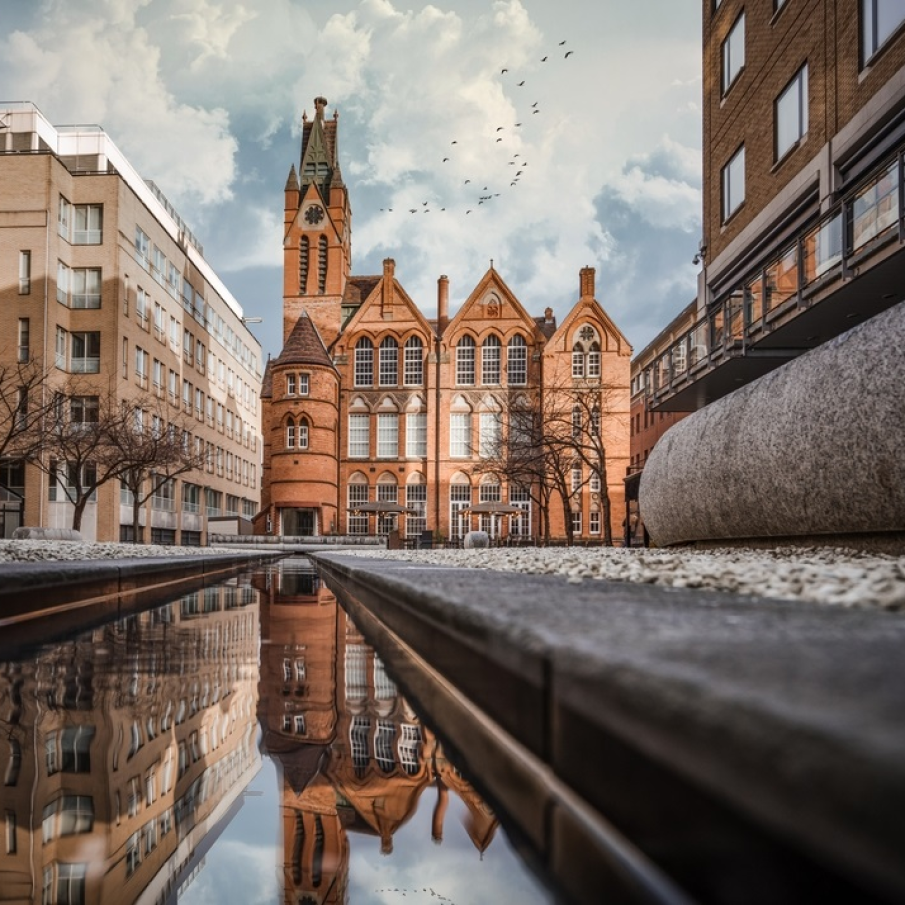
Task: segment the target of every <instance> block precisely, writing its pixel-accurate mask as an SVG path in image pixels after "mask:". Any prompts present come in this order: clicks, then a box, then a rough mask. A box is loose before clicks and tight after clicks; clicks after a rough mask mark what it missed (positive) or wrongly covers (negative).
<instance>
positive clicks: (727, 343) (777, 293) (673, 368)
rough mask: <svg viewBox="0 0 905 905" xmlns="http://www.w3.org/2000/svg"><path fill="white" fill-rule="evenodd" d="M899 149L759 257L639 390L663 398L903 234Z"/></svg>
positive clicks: (740, 351)
mask: <svg viewBox="0 0 905 905" xmlns="http://www.w3.org/2000/svg"><path fill="white" fill-rule="evenodd" d="M903 155H905V151H903V150H901V149H900V150H899V151H898V152H897V154H896V156H895V158H894V159H893V160H888V159H887V160H886V161H885V162H884V163H883V164H882V165H881V166H879V167H878V168H877V169H876V170H874V171H873V173H872V174H871V175H870V176H869V177H867V178H866V179H865V180H864V181H863V182H861V183H860V184H859V185H858V186H857V187H856V188H855V189H853V190H852V191H851V192H850V193H848V194H847V195H846V196H845V197H844V198H842V199H841V200H840V201H839V202H838V203H837V204H836V205H835V206H834V207H833V208H832V209H831V210H830V211H829V212H828V213H827V214H825V215H824V216H823V217H821V218H820V220H819V221H818V222H817V223H816V225H814V226H811V227H810V228H809V229H807V230H806V231H804V232H802V233H801V234H799V235H798V236H797V237H796V238H795V239H794V241H793V242H792V243H791V244H789V245H788V246H786V247H785V248H783V249H782V250H781V251H780V252H779V253H778V254H776V255H774V256H773V257H771V258H770V259H768V260H767V262H766V263H765V264H763V265H761V266H760V267H759V268H758V269H757V270H756V271H755V272H754V273H753V274H750V275H749V276H748V278H747V279H745V280H744V281H742V283H741V285H737V286H736V287H735V288H734V289H733V290H730V291H729V292H728V293H727V294H725V295H724V296H723V297H722V298H721V299H720V300H719V301H718V302H717V304H716V305H715V306H714V307H713V308H711V310H710V311H708V312H707V314H705V315H704V316H703V317H701V318H700V319H699V320H698V321H697V322H696V323H695V324H694V325H693V326H692V327H690V328H689V329H688V330H687V331H685V333H683V334H682V335H681V336H680V337H679V338H678V339H677V340H676V341H675V342H673V343H672V344H671V345H670V346H669V347H668V348H667V349H666V351H665V352H663V353H662V354H661V355H659V356H658V357H657V358H656V359H654V361H653V362H652V363H651V364H650V365H649V366H648V368H647V369H645V371H644V373H643V375H642V381H643V387H642V391H643V393H644V395H645V396H646V397H647V398H648V399H653V401H654V402H662V401H664V400H665V399H666V398H668V396H670V395H672V394H673V393H675V392H677V391H678V390H679V389H682V388H684V387H685V386H687V385H688V383H689V382H693V381H694V380H697V379H700V377H701V376H703V374H705V373H707V372H708V371H709V370H711V369H712V368H714V367H718V366H719V365H720V364H722V363H723V362H724V361H726V360H728V359H729V358H731V357H734V356H736V355H744V354H745V351H746V349H747V348H748V347H749V346H750V345H751V344H753V343H755V342H757V340H758V339H759V338H760V336H761V335H762V334H763V333H765V332H766V330H767V328H768V325H769V324H770V323H771V322H772V321H773V320H775V319H776V318H777V317H779V316H780V313H788V312H791V313H790V316H791V317H794V316H795V312H796V311H800V310H803V309H804V308H805V307H806V306H807V302H808V298H809V296H810V295H812V294H813V293H814V292H815V291H816V290H817V289H818V288H819V287H820V286H821V285H823V284H824V283H826V282H829V281H830V280H832V279H834V278H837V277H840V276H845V275H847V274H848V272H849V265H850V263H851V262H852V260H853V259H859V258H860V257H861V256H862V255H867V254H869V253H870V252H871V251H873V250H874V249H876V248H877V247H878V246H881V245H884V244H886V243H887V242H889V241H893V240H896V239H897V240H898V241H899V242H903V241H905V220H903V213H905V212H903V202H902V194H903V193H902V187H903V185H905V169H903V168H905V156H903Z"/></svg>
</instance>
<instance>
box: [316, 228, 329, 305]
mask: <svg viewBox="0 0 905 905" xmlns="http://www.w3.org/2000/svg"><path fill="white" fill-rule="evenodd" d="M317 291H318V292H319V293H320V294H321V295H323V294H324V293H325V292H326V291H327V237H326V236H321V237H320V239H319V240H318V243H317Z"/></svg>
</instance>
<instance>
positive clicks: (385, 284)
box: [256, 98, 631, 540]
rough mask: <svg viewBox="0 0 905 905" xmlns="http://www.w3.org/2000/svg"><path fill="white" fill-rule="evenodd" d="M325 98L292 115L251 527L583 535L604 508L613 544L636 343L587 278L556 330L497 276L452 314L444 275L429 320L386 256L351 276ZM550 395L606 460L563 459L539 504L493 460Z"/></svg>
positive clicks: (588, 273)
mask: <svg viewBox="0 0 905 905" xmlns="http://www.w3.org/2000/svg"><path fill="white" fill-rule="evenodd" d="M326 104H327V101H326V100H325V99H323V98H317V99H316V100H315V111H316V112H315V116H314V118H313V119H310V120H309V119H308V118H307V116H306V117H304V118H303V121H302V144H301V155H300V162H299V166H298V170H297V169H296V166H295V165H293V167H292V168H291V170H290V173H289V178H288V180H287V183H286V186H285V218H284V262H285V263H284V300H283V315H284V347H283V350H282V352H281V353H280V355H279V356H277V357H276V358H275V359H273V360H271V361H270V362H269V363H268V367H267V370H266V373H265V378H264V387H263V390H262V398H263V400H264V425H265V431H264V437H265V446H264V486H263V489H262V493H263V499H262V513H261V518H260V519H259V521H258V523H257V525H256V531H258V532H260V533H272V534H284V535H286V534H289V535H315V534H329V533H338V534H349V535H355V534H372V533H388V532H389V531H390V530H392V529H394V528H398V529H399V531H400V533H401V534H402V535H403V536H407V537H410V538H414V537H419V536H420V535H421V534H422V533H423V532H424V531H426V530H427V531H432V532H433V533H434V536H435V537H436V536H438V535H439V536H443V537H445V538H453V539H455V538H461V537H462V536H463V534H464V533H465V532H467V531H468V530H469V529H471V528H481V529H484V530H487V531H488V532H489V533H490V534H491V535H497V534H498V533H503V534H507V533H508V534H513V535H518V536H521V537H525V538H530V537H533V536H538V535H541V534H544V533H546V527H545V526H544V527H542V526H541V511H540V510H541V509H542V508H543V510H544V516H545V517H546V516H548V517H549V520H548V524H549V534H550V536H551V537H560V538H561V537H563V536H565V534H566V524H568V523H571V526H572V528H573V530H574V534H575V537H577V538H581V539H585V540H592V539H600V538H603V537H605V535H606V519H607V508H606V498H607V497H608V498H609V502H610V505H611V507H612V512H613V513H615V514H616V515H614V516H613V517H612V518H611V519H610V521H611V522H612V521H613V518H616V519H617V521H616V528H615V529H614V533H615V535H616V536H617V537H618V536H620V531H619V528H618V519H621V517H622V516H621V513H622V510H623V500H622V494H623V486H622V478H623V475H624V474H625V468H626V466H627V464H628V455H629V450H628V441H629V362H630V356H631V348H630V346H629V344H628V342H627V340H626V338H625V337H624V336H623V334H622V333H621V332H620V330H619V329H618V327H616V325H615V324H614V323H613V321H612V319H611V318H610V317H609V315H607V313H606V312H605V311H604V309H603V308H602V307H601V305H600V304H599V303H598V302H597V300H596V298H595V285H594V277H595V271H594V268H592V267H585V268H583V269H582V270H581V273H580V275H579V281H578V282H579V287H578V288H579V292H578V298H577V300H576V302H575V305H574V306H573V308H572V309H571V311H570V312H569V314H568V315H567V316H566V318H565V319H564V321H563V322H562V323H561V324H557V323H556V321H555V319H554V317H553V312H552V309H550V308H549V307H546V306H545V307H546V310H545V311H544V313H543V314H542V315H540V316H535V315H533V314H530V313H529V312H528V310H527V308H526V307H525V305H524V304H523V302H522V301H521V300H520V299H519V298H518V297H517V296H516V294H515V293H514V292H513V290H512V289H511V288H510V287H509V286H508V285H507V284H506V282H505V281H504V279H503V277H502V275H501V274H500V273H499V272H498V271H497V270H496V269H495V268H494V267H493V265H492V264H491V266H490V268H489V269H488V270H487V271H486V273H485V274H484V276H483V277H482V278H481V280H480V281H479V282H478V284H477V286H475V287H474V288H471V289H470V290H469V291H468V292H467V295H466V297H465V298H464V300H463V301H462V304H461V305H460V307H459V309H458V311H457V312H456V313H454V314H451V313H450V282H449V280H448V279H447V277H446V276H441V277H440V278H439V280H438V294H437V317H436V318H434V319H428V318H426V317H425V316H424V315H423V314H422V312H421V310H420V308H419V307H418V305H417V304H416V302H415V301H414V300H413V299H412V298H411V297H410V296H409V294H408V293H407V292H406V291H405V289H404V288H403V287H402V285H401V284H400V282H399V281H398V280H397V278H396V266H395V261H394V260H393V259H392V258H387V259H386V260H385V261H384V262H383V272H382V273H381V274H377V275H369V276H355V275H353V273H352V246H351V206H350V199H349V193H348V189H347V187H346V185H345V183H344V182H343V179H342V174H341V169H340V161H339V155H338V129H339V123H338V116H337V114H335V113H334V115H333V117H332V118H331V117H326V116H325V108H326ZM554 398H559V399H562V400H565V399H572V400H573V402H574V408H575V409H578V410H577V411H576V410H573V409H569V411H568V413H567V414H566V419H567V423H568V425H569V426H568V427H567V428H566V430H567V432H572V436H573V437H575V436H577V435H578V434H579V433H583V434H585V435H592V436H593V438H595V439H596V442H597V443H598V445H599V446H600V447H601V455H600V457H599V467H598V463H597V462H596V461H595V462H594V463H589V462H588V461H587V460H585V461H583V462H582V461H579V460H578V459H577V458H576V459H575V461H574V463H573V462H570V463H569V464H568V467H567V468H566V475H565V478H564V479H563V480H562V481H561V482H560V486H559V487H558V488H557V489H554V490H553V491H552V494H548V497H547V498H544V494H543V492H541V490H540V486H539V485H540V484H541V483H543V480H542V479H539V478H531V477H523V479H522V480H520V481H517V480H514V479H512V472H511V470H510V471H506V470H505V469H503V468H502V467H501V459H502V458H504V456H502V454H501V449H504V448H506V447H507V444H508V443H510V441H511V440H512V438H513V437H515V434H516V433H517V432H518V424H519V423H520V424H522V425H527V422H528V419H529V416H530V417H533V418H534V419H535V420H534V421H533V422H532V423H533V424H535V425H537V424H538V419H546V421H547V422H549V421H550V420H551V417H550V411H551V409H550V406H551V404H552V403H551V400H553V399H554ZM531 413H533V414H531ZM519 419H522V420H521V421H519ZM522 429H523V431H524V430H526V429H527V428H526V427H523V428H522ZM522 474H523V475H526V474H527V465H526V471H525V472H523V473H522ZM564 501H565V504H563V503H564ZM545 503H546V506H545V505H544V504H545ZM394 507H400V508H401V509H404V510H406V511H405V512H397V511H396V510H394Z"/></svg>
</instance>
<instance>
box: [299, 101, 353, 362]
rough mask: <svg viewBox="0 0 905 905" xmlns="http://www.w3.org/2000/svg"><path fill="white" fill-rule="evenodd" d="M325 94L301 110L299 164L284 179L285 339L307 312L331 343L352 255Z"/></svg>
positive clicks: (334, 126) (334, 122)
mask: <svg viewBox="0 0 905 905" xmlns="http://www.w3.org/2000/svg"><path fill="white" fill-rule="evenodd" d="M326 106H327V100H326V98H323V97H317V98H315V99H314V110H315V113H314V119H313V120H309V119H308V115H307V113H305V114H303V115H302V152H301V157H300V159H299V168H298V171H296V168H295V165H293V166H292V168H291V169H290V170H289V178H288V179H287V180H286V189H285V199H286V200H285V210H284V223H283V226H284V228H283V342H284V343H285V342H286V340H287V339H288V338H289V336H290V334H291V333H292V331H293V329H294V327H295V324H296V322H297V321H298V319H299V317H300V316H301V314H302V312H303V311H305V312H307V314H308V316H309V317H310V318H311V320H312V322H313V323H314V325H315V326H316V327H317V330H318V332H319V333H320V335H321V338H322V339H323V341H324V343H325V344H326V346H327V347H328V348H329V347H330V345H331V344H332V343H333V341H334V340H335V339H336V337H337V335H338V334H339V330H340V323H341V313H342V299H343V295H344V293H345V289H346V282H347V280H348V277H349V270H350V267H351V260H352V242H351V239H352V210H351V207H350V206H349V193H348V191H347V189H346V186H345V183H344V182H343V179H342V173H341V172H340V167H339V148H338V133H339V114H338V113H336V112H335V111H334V113H333V117H332V119H326V118H325V116H324V110H325V108H326Z"/></svg>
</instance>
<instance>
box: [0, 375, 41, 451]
mask: <svg viewBox="0 0 905 905" xmlns="http://www.w3.org/2000/svg"><path fill="white" fill-rule="evenodd" d="M46 377H47V375H46V373H45V371H44V368H43V367H42V366H41V364H40V363H39V362H37V361H34V360H32V361H28V362H21V363H11V362H7V363H4V364H0V459H7V458H11V459H20V458H26V457H27V456H28V454H29V453H30V452H31V451H33V450H34V449H35V448H36V447H39V446H40V445H41V442H40V441H41V435H42V428H43V424H44V420H45V417H46V416H47V414H48V411H49V410H51V409H52V401H51V399H52V397H51V396H50V394H48V393H46V392H45V381H46Z"/></svg>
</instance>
